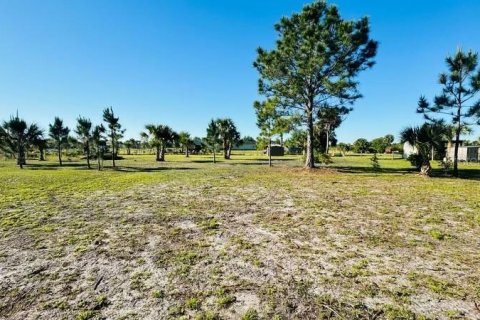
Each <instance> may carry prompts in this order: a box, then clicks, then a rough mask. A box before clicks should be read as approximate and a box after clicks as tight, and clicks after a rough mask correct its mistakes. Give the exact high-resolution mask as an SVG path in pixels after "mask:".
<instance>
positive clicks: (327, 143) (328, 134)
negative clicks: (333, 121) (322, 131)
mask: <svg viewBox="0 0 480 320" xmlns="http://www.w3.org/2000/svg"><path fill="white" fill-rule="evenodd" d="M329 147H330V130H327V141H326V144H325V154H326V155H328V148H329Z"/></svg>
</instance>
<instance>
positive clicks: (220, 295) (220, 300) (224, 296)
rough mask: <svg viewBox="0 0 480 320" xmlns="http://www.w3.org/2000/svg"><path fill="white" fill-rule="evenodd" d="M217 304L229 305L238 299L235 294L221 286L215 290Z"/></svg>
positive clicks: (221, 305)
mask: <svg viewBox="0 0 480 320" xmlns="http://www.w3.org/2000/svg"><path fill="white" fill-rule="evenodd" d="M215 296H216V297H217V298H216V301H217V304H218V305H219V306H220V307H223V308H225V307H228V306H229V305H230V304H232V303H234V302H235V301H237V298H236V297H235V296H234V295H231V294H228V293H227V292H226V291H225V289H223V288H220V289H218V290H217V291H216V292H215Z"/></svg>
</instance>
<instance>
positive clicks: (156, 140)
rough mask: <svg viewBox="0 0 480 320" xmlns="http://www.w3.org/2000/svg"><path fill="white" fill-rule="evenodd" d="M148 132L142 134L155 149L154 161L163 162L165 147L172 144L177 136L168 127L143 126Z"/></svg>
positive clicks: (160, 125)
mask: <svg viewBox="0 0 480 320" xmlns="http://www.w3.org/2000/svg"><path fill="white" fill-rule="evenodd" d="M145 129H147V131H148V132H144V133H142V135H143V136H144V137H148V138H149V140H150V145H151V146H153V147H155V148H156V157H155V160H156V161H165V150H166V148H167V145H169V144H173V143H174V142H175V141H176V140H177V139H178V135H177V133H176V132H175V131H173V130H172V128H170V127H169V126H166V125H163V124H159V125H154V124H147V125H146V126H145Z"/></svg>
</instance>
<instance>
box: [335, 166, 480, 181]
mask: <svg viewBox="0 0 480 320" xmlns="http://www.w3.org/2000/svg"><path fill="white" fill-rule="evenodd" d="M326 168H332V169H336V170H337V171H338V172H342V173H353V174H355V173H368V174H382V173H387V174H416V173H418V170H416V169H415V168H380V169H378V170H375V169H373V168H371V167H347V166H331V167H326ZM458 173H459V176H458V178H459V179H466V180H480V169H460V170H459V172H458ZM430 177H431V178H440V179H441V178H453V176H452V175H451V174H445V172H444V171H443V170H442V169H432V171H431V174H430Z"/></svg>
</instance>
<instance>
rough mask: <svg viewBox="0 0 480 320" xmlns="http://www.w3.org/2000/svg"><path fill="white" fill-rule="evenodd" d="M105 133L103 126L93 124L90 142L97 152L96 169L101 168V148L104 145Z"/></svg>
mask: <svg viewBox="0 0 480 320" xmlns="http://www.w3.org/2000/svg"><path fill="white" fill-rule="evenodd" d="M104 133H105V127H104V126H103V125H102V124H101V125H99V126H95V128H93V131H92V144H93V147H94V148H95V150H96V153H97V169H98V171H100V170H101V168H102V163H101V160H102V159H103V149H104V147H105V145H106V141H105V137H104V136H103V134H104Z"/></svg>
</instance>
